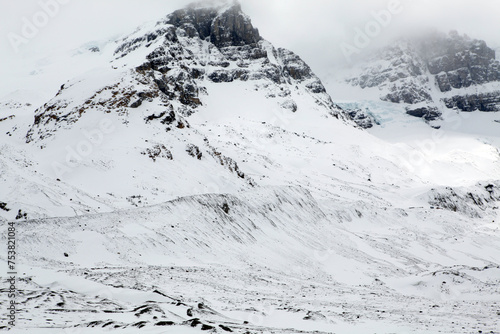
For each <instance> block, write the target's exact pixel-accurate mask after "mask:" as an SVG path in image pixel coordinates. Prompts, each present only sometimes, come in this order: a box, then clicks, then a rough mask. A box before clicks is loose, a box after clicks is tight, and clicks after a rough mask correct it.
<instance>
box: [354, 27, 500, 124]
mask: <svg viewBox="0 0 500 334" xmlns="http://www.w3.org/2000/svg"><path fill="white" fill-rule="evenodd" d="M347 81H348V82H350V83H351V84H352V85H354V86H359V87H361V88H363V89H365V88H368V89H369V88H378V89H379V90H380V92H381V94H380V99H381V100H383V101H388V102H393V103H401V104H406V105H407V106H406V110H407V112H408V114H410V115H412V116H417V117H423V118H424V119H426V120H427V121H430V120H435V119H438V118H440V116H441V114H442V110H443V108H450V109H456V110H459V111H474V110H479V111H500V91H498V89H496V88H495V87H496V85H498V83H499V82H500V62H499V61H497V60H496V59H495V51H494V50H493V49H491V48H490V47H488V46H487V45H486V42H485V41H482V40H478V39H472V38H470V37H468V36H467V35H460V34H458V33H457V32H456V31H451V32H450V33H448V34H445V33H442V32H437V31H432V32H427V33H425V34H423V35H421V36H418V37H413V38H404V39H400V40H398V41H396V42H394V43H392V44H391V45H390V46H388V47H385V48H383V49H381V50H379V52H378V53H374V54H373V55H372V56H371V58H370V59H369V60H367V61H366V62H365V63H363V64H362V65H361V66H360V73H359V74H358V75H356V76H353V77H351V78H349V79H348V80H347ZM494 86H495V87H494ZM470 87H472V88H477V89H476V93H471V91H470V89H469V88H470ZM479 88H481V89H479ZM478 91H482V92H481V93H479V92H478Z"/></svg>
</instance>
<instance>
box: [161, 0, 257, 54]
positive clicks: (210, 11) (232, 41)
mask: <svg viewBox="0 0 500 334" xmlns="http://www.w3.org/2000/svg"><path fill="white" fill-rule="evenodd" d="M166 23H167V24H172V25H173V26H175V27H177V28H182V29H184V30H186V31H188V32H189V35H190V37H195V36H197V37H199V38H200V39H202V40H205V39H206V38H207V37H208V38H209V40H210V42H211V43H212V44H214V45H215V46H216V47H218V48H223V47H228V46H244V45H249V44H255V43H257V42H258V41H260V40H261V39H262V38H261V37H260V35H259V31H258V30H257V29H256V28H254V27H253V26H252V23H251V21H250V19H249V18H248V17H247V16H246V15H244V14H243V13H242V11H241V5H240V4H239V3H237V2H235V3H234V4H233V5H232V6H230V7H229V8H228V9H226V10H221V8H217V7H215V8H203V9H200V8H197V7H196V4H194V5H191V6H189V7H187V8H185V9H181V10H177V11H175V12H173V13H172V14H171V15H169V17H168V18H167V20H166Z"/></svg>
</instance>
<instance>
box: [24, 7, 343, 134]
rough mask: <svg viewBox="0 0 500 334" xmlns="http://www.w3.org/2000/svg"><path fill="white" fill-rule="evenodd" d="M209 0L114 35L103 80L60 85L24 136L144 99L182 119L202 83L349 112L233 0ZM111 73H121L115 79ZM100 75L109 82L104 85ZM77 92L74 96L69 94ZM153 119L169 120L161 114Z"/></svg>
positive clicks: (195, 103)
mask: <svg viewBox="0 0 500 334" xmlns="http://www.w3.org/2000/svg"><path fill="white" fill-rule="evenodd" d="M209 4H210V3H208V4H206V3H201V4H200V3H196V4H192V5H190V6H188V7H186V8H184V9H181V10H178V11H175V12H173V13H172V14H170V15H168V16H167V17H166V19H165V20H162V21H160V22H158V23H157V24H156V25H155V26H154V27H142V28H140V29H139V30H138V31H136V32H135V33H134V34H132V35H130V36H128V37H126V38H125V39H123V40H121V41H119V46H118V47H117V48H116V51H115V53H114V56H115V58H114V59H112V60H111V63H112V64H114V65H113V68H114V69H110V68H108V69H103V70H101V71H99V72H98V73H94V74H93V75H94V76H99V77H103V75H105V73H109V75H108V76H107V77H108V78H109V79H107V78H102V79H100V80H92V85H93V84H95V86H94V87H93V88H92V87H90V86H89V85H88V84H86V83H85V84H84V83H83V82H90V80H89V78H88V77H87V78H84V79H83V80H77V81H75V82H71V81H70V82H69V83H68V84H65V85H63V86H62V87H61V90H60V91H59V93H58V94H57V96H56V97H54V98H53V99H52V100H51V101H49V102H48V103H46V104H45V105H44V106H42V107H41V108H39V109H38V110H37V111H36V116H35V122H34V124H33V126H32V128H31V129H30V131H29V132H28V134H27V136H26V138H27V142H31V141H33V140H37V139H42V138H45V137H47V136H51V135H52V134H53V133H54V132H55V131H56V128H59V127H61V126H63V127H68V126H69V125H70V124H72V123H74V122H76V121H77V120H79V119H80V118H81V117H82V116H83V115H85V114H86V113H87V111H88V110H89V109H90V108H93V109H98V110H100V112H109V111H111V110H112V111H114V112H118V113H119V114H120V115H122V116H124V117H126V115H128V114H129V112H130V110H132V109H134V108H137V107H139V106H140V105H141V104H142V103H143V102H144V101H148V102H153V103H156V104H157V105H159V106H160V107H161V108H163V109H164V113H165V114H166V115H168V116H167V118H168V119H174V118H175V119H180V118H182V117H183V116H189V115H191V114H192V113H193V112H195V110H197V109H198V108H199V107H200V106H202V105H203V104H204V101H203V100H204V98H203V95H206V94H207V85H208V84H210V83H229V82H233V81H239V82H246V83H247V87H248V88H250V89H255V90H261V91H262V93H263V94H265V95H266V96H267V97H268V98H270V99H273V100H274V101H276V105H277V107H278V108H283V109H286V110H288V111H289V112H296V111H297V110H298V109H299V108H300V104H301V101H303V100H304V99H303V98H301V99H297V97H298V96H302V95H303V94H305V95H306V96H307V97H308V99H312V100H313V101H314V105H315V106H316V107H315V109H316V110H318V112H320V113H324V114H327V115H330V116H334V117H339V116H340V117H341V118H348V116H346V115H345V114H344V113H343V111H342V110H341V108H340V107H338V106H336V105H335V104H334V103H333V102H332V100H331V98H330V96H329V95H328V94H327V93H326V89H325V88H324V86H323V84H322V83H321V81H320V79H319V78H318V77H317V76H316V75H315V74H314V73H313V72H312V70H311V68H310V67H309V66H308V65H307V64H306V63H305V62H304V61H303V60H302V59H301V58H300V57H299V56H297V55H296V54H294V53H293V52H291V51H289V50H286V49H283V48H275V47H274V46H273V45H271V43H269V42H267V41H266V40H264V39H262V37H260V35H259V32H258V30H257V29H256V28H254V27H253V25H252V24H251V21H250V19H249V18H248V17H247V16H246V15H245V14H244V13H243V12H242V11H241V6H240V5H239V3H238V2H215V3H213V4H212V5H209ZM117 73H122V74H121V75H120V77H121V78H120V79H118V81H117V79H116V75H117ZM104 80H109V82H108V83H107V84H104V85H103V81H104ZM108 90H111V91H112V94H111V96H110V95H109V94H108V93H107V91H108ZM75 91H78V92H79V93H78V96H73V92H75ZM82 92H87V93H85V94H83V95H82V94H81V93H82ZM307 109H310V108H307ZM304 111H305V108H304ZM307 112H312V111H311V110H308V111H307ZM162 113H163V112H162ZM157 118H159V119H161V120H163V121H164V122H165V123H168V124H170V121H167V120H166V118H165V117H159V116H158V117H157ZM151 119H155V117H153V116H152V117H151Z"/></svg>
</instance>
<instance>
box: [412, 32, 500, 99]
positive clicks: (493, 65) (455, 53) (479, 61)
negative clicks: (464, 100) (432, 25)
mask: <svg viewBox="0 0 500 334" xmlns="http://www.w3.org/2000/svg"><path fill="white" fill-rule="evenodd" d="M420 49H421V50H422V55H423V57H424V59H425V60H426V62H427V68H428V69H429V72H430V73H431V74H432V75H434V76H435V78H436V82H437V84H438V87H439V89H440V90H441V92H447V91H450V90H451V89H452V88H455V89H458V88H464V87H470V86H472V85H478V84H484V83H487V82H491V81H498V80H500V67H499V63H498V62H497V61H496V60H495V51H494V50H493V49H490V48H489V47H488V46H487V45H486V43H485V42H484V41H480V40H476V39H470V38H468V37H466V36H459V35H458V34H457V33H455V32H452V33H450V35H449V36H444V35H438V36H436V37H434V38H433V39H430V40H426V41H423V42H422V43H421V46H420Z"/></svg>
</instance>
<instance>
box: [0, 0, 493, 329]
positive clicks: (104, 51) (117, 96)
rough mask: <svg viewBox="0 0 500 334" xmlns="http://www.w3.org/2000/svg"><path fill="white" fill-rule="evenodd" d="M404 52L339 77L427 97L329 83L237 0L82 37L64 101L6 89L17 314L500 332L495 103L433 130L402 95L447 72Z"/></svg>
mask: <svg viewBox="0 0 500 334" xmlns="http://www.w3.org/2000/svg"><path fill="white" fill-rule="evenodd" d="M453 38H456V39H457V40H460V41H465V39H463V38H462V37H453V36H452V37H446V38H445V39H446V40H448V39H451V40H453ZM457 43H458V42H457ZM463 43H465V45H467V47H468V48H469V49H470V48H472V46H471V45H476V44H477V48H478V49H477V50H476V52H475V53H474V54H473V55H472V53H471V52H472V51H471V52H469V53H468V55H469V56H470V57H469V58H470V59H475V60H474V61H479V60H477V59H478V58H481V59H482V60H481V61H483V60H484V62H485V63H487V64H488V65H487V67H488V69H490V68H491V69H493V68H495V66H496V64H497V63H496V61H494V60H492V59H491V58H488V57H489V53H488V50H489V49H488V48H487V47H486V46H484V45H483V44H481V43H479V42H476V41H468V42H463ZM474 43H475V44H474ZM401 45H402V44H401ZM453 45H454V44H453ZM407 47H408V48H410V47H411V46H410V45H409V44H407ZM408 50H409V49H408ZM398 52H399V53H398ZM401 52H402V51H401V49H400V51H397V50H393V51H391V52H389V53H388V56H387V57H389V58H387V59H385V58H384V59H383V60H380V62H381V64H382V63H383V64H389V63H391V62H393V60H394V59H395V58H396V56H395V54H399V55H400V56H401V57H400V58H401V61H400V62H401V63H400V66H395V65H394V64H392V66H390V71H389V73H386V72H384V71H383V66H382V67H376V68H377V69H378V70H377V71H371V72H370V73H371V74H370V76H369V75H368V74H366V75H364V76H360V77H358V78H356V79H352V80H351V82H350V84H348V85H345V84H344V87H343V88H344V89H346V90H348V89H350V88H352V86H351V84H352V83H355V84H357V85H358V86H359V85H363V87H381V88H382V91H383V92H386V91H390V92H392V93H394V94H395V95H394V96H396V97H398V98H399V97H401V98H404V97H406V96H407V90H406V87H410V86H407V84H411V83H414V84H415V87H416V88H415V89H414V90H413V89H410V93H411V94H413V95H411V96H417V98H418V97H421V98H422V99H423V100H422V101H416V100H415V101H405V102H406V103H407V104H403V105H400V104H395V103H393V102H395V101H392V100H390V99H389V101H380V100H379V92H378V91H377V92H376V94H374V95H373V96H376V97H375V98H371V95H370V93H367V94H366V95H363V94H358V95H357V96H356V99H351V100H348V99H344V98H342V99H338V101H337V99H335V100H332V98H331V95H330V94H329V93H331V94H332V96H334V97H335V96H339V95H338V94H339V92H340V91H337V90H335V89H333V90H330V91H327V89H326V88H325V86H324V85H323V83H322V82H321V80H320V79H319V78H318V76H317V75H316V74H315V73H313V71H312V70H311V68H310V67H309V66H308V65H307V64H306V63H305V62H304V61H303V60H301V58H300V57H299V56H298V55H296V54H294V53H293V52H291V51H289V50H285V49H282V48H279V47H275V46H274V45H272V44H271V43H270V42H268V41H266V40H265V39H264V38H263V37H262V36H261V35H260V33H259V31H258V30H257V29H256V28H255V27H254V26H253V25H252V22H251V20H250V18H249V17H248V16H247V15H245V14H244V13H243V12H242V9H241V6H240V5H239V4H238V3H237V2H234V1H213V2H202V3H195V4H192V5H190V6H188V7H186V8H184V9H181V10H178V11H175V12H173V13H172V14H170V15H168V16H166V17H165V18H164V19H163V20H161V21H159V22H157V23H155V24H146V25H144V26H141V27H139V28H138V29H137V30H136V31H135V32H133V33H132V34H130V35H128V36H127V37H125V38H123V39H120V40H118V41H116V42H115V43H111V44H107V45H101V46H100V47H99V48H97V47H95V46H93V47H86V48H83V49H82V50H80V51H79V52H78V55H76V56H75V55H73V57H81V56H82V54H86V55H87V56H88V58H86V59H87V60H88V61H86V62H85V68H82V69H81V70H79V71H78V72H79V73H81V74H79V75H78V76H77V77H74V78H68V81H66V82H62V83H61V86H60V89H59V91H58V92H57V94H56V95H55V96H54V97H53V98H51V99H50V100H44V99H43V98H41V97H39V96H36V95H35V94H32V93H30V92H27V91H22V92H16V93H13V94H10V95H9V96H7V97H5V98H4V99H2V101H1V102H0V103H1V104H0V105H1V109H0V136H1V137H0V138H2V139H1V150H0V166H1V168H0V180H1V181H0V182H1V187H0V221H1V222H2V225H4V224H5V225H6V224H7V222H9V221H14V222H16V229H17V238H18V239H17V242H18V250H19V251H18V253H19V261H20V265H19V269H18V272H19V278H18V296H17V299H16V301H17V303H18V305H19V312H18V319H17V326H16V329H15V330H17V331H19V332H29V333H38V332H39V333H46V332H47V333H48V332H50V333H68V332H75V333H80V332H81V333H87V332H88V333H96V332H101V331H113V329H115V330H119V331H120V332H123V333H136V332H137V331H144V332H147V333H160V332H161V333H198V332H200V331H209V332H215V333H225V332H236V333H299V332H300V333H344V332H349V333H366V332H377V333H438V332H441V333H470V332H478V331H482V332H483V333H487V332H491V333H498V328H499V327H500V326H499V317H498V312H499V307H498V305H500V300H499V297H498V284H499V283H500V243H499V240H500V234H499V233H500V232H499V227H500V226H499V223H498V206H499V203H498V202H499V201H500V190H499V188H500V181H499V175H500V136H499V135H498V133H499V132H496V131H495V129H497V128H495V126H496V125H497V123H495V122H493V120H494V119H493V118H492V117H496V116H495V114H494V113H480V112H471V113H467V114H468V115H469V114H470V119H469V120H468V121H466V122H464V121H462V119H461V118H460V119H459V120H460V122H457V123H456V124H455V123H446V122H443V123H442V124H441V128H440V129H434V128H431V127H429V126H427V125H426V124H425V123H424V122H422V121H421V120H420V119H418V118H414V117H411V116H409V115H407V114H405V113H404V110H405V109H404V108H405V107H407V106H408V105H414V106H420V105H424V104H425V106H426V107H428V108H431V107H432V108H437V109H438V111H442V110H444V109H442V108H444V107H443V106H442V102H443V101H441V100H439V101H441V102H439V103H441V104H439V105H438V103H437V102H436V101H437V100H435V97H436V96H441V95H438V93H439V94H447V93H446V92H438V91H437V90H436V92H433V93H432V94H430V93H429V96H430V97H431V99H430V100H426V95H425V94H424V93H423V92H425V91H426V90H427V89H429V87H432V85H431V83H430V82H431V81H430V80H431V79H432V80H436V78H437V76H439V77H443V75H442V74H439V73H441V72H439V73H438V74H436V75H437V76H436V77H431V75H430V74H429V73H430V67H429V64H428V63H427V62H426V61H427V60H428V59H430V58H422V57H423V56H420V54H418V55H419V57H420V58H418V57H416V56H415V54H412V53H404V54H402V53H401ZM443 52H444V51H443ZM446 52H447V51H446ZM429 57H430V56H429ZM433 57H434V58H432V59H438V56H437V55H435V56H433ZM441 58H443V57H441ZM469 58H467V59H469ZM423 59H426V60H425V61H424V60H423ZM443 59H444V58H443ZM419 61H421V63H419ZM436 62H437V60H436ZM438 63H439V62H438ZM442 63H444V60H442V61H441V62H440V63H439V64H442ZM409 64H413V65H411V66H410V65H409ZM377 66H378V65H377ZM439 66H441V65H439ZM443 66H444V65H443ZM450 66H451V65H450ZM485 66H486V65H485ZM372 68H373V67H372ZM415 68H418V69H419V71H421V72H420V74H416V73H417V72H418V71H417V70H416V69H415ZM412 71H413V72H412ZM415 71H416V72H415ZM478 71H479V70H478ZM488 71H489V70H488ZM414 72H415V73H414ZM459 72H460V71H459V69H450V70H449V71H447V72H446V75H447V78H448V79H447V80H448V82H449V83H450V85H451V86H453V85H456V82H455V81H453V80H452V79H451V78H454V77H453V75H454V74H455V73H459ZM400 73H403V74H404V73H406V76H404V77H403V76H400ZM460 73H461V72H460ZM470 73H472V72H470ZM474 73H476V72H474ZM478 73H479V72H478ZM488 73H489V72H488ZM471 75H472V74H471ZM474 75H475V74H474ZM394 76H396V79H395V80H392V79H394ZM424 77H426V78H427V81H425V78H424ZM489 78H490V77H489V76H486V77H483V79H484V80H486V81H484V82H479V81H478V82H473V83H471V84H470V85H469V86H471V87H473V86H474V87H489V86H488V85H492V84H495V80H496V79H491V80H489ZM356 80H357V81H356ZM391 80H392V81H391ZM443 80H444V79H443ZM474 80H476V79H474ZM488 80H489V81H488ZM375 81H377V82H378V83H377V84H375V83H374V82H375ZM443 82H444V81H443ZM398 85H401V86H398ZM463 85H465V84H463ZM481 85H482V86H481ZM403 86H404V87H403ZM398 87H399V88H398ZM411 87H413V86H411ZM453 87H454V86H453ZM469 88H470V87H469ZM360 89H361V88H360ZM374 89H376V88H374ZM388 89H389V90H388ZM464 89H466V88H464V87H458V88H453V89H451V91H450V92H449V93H450V96H452V95H451V94H452V93H453V94H456V95H457V96H462V95H460V94H461V93H460V92H462V91H463V90H464ZM481 89H482V88H481ZM481 92H482V90H481ZM434 93H435V94H434ZM442 96H444V95H442ZM453 96H455V95H453ZM365 97H367V98H365ZM385 100H387V99H385ZM334 101H335V102H334ZM432 103H435V104H432ZM402 111H403V112H402ZM438 113H439V115H441V114H443V115H444V113H443V112H438ZM486 114H487V115H486ZM485 115H486V116H487V117H490V118H487V117H485ZM446 117H448V120H449V119H452V118H451V116H450V115H446ZM452 120H453V119H452ZM486 122H488V124H486ZM485 124H486V125H485ZM455 125H457V126H455ZM498 126H500V123H498ZM364 128H366V129H368V130H366V129H364ZM478 130H481V131H482V132H478ZM1 239H2V242H4V241H6V234H2V235H1ZM0 260H1V262H2V263H3V262H6V260H7V257H6V256H5V254H4V253H0ZM3 267H4V268H6V265H4V266H3ZM0 298H2V304H3V303H4V302H8V299H7V295H6V294H2V295H1V297H0ZM0 318H1V319H2V321H4V320H6V318H5V315H4V314H3V313H0ZM44 328H48V329H47V330H45V329H44Z"/></svg>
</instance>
